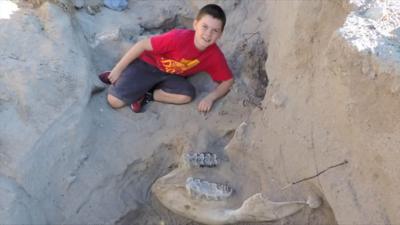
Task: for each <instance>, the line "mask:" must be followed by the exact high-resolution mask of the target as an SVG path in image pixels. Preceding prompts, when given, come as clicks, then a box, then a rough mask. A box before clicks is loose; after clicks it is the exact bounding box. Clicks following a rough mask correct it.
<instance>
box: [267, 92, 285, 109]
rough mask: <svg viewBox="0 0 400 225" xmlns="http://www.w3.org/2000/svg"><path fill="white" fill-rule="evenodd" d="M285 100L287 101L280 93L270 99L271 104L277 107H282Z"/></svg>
mask: <svg viewBox="0 0 400 225" xmlns="http://www.w3.org/2000/svg"><path fill="white" fill-rule="evenodd" d="M286 100H287V97H286V96H284V95H282V94H280V93H275V94H273V95H272V98H271V101H272V103H273V104H274V105H275V106H277V107H282V106H284V105H285V103H286Z"/></svg>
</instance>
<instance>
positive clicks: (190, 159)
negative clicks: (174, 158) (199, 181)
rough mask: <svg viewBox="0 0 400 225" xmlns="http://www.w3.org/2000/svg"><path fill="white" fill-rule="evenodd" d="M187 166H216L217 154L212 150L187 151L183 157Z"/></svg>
mask: <svg viewBox="0 0 400 225" xmlns="http://www.w3.org/2000/svg"><path fill="white" fill-rule="evenodd" d="M184 161H185V164H186V165H188V166H189V167H200V168H202V167H216V166H217V165H218V159H217V155H216V154H214V153H212V152H200V153H193V154H190V153H187V154H186V155H185V158H184Z"/></svg>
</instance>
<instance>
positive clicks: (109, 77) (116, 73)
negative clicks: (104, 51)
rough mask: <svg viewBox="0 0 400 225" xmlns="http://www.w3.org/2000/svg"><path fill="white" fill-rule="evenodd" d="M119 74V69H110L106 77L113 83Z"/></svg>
mask: <svg viewBox="0 0 400 225" xmlns="http://www.w3.org/2000/svg"><path fill="white" fill-rule="evenodd" d="M120 76H121V72H120V71H116V70H111V73H110V75H109V76H108V79H109V80H110V82H111V83H112V84H115V82H116V81H117V80H118V78H119V77H120Z"/></svg>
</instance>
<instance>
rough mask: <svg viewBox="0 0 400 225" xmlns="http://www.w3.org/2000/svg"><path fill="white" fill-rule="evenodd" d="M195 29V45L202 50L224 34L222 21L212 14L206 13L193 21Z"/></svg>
mask: <svg viewBox="0 0 400 225" xmlns="http://www.w3.org/2000/svg"><path fill="white" fill-rule="evenodd" d="M193 28H194V31H195V36H194V45H195V46H196V48H197V49H199V50H200V51H203V50H205V49H206V48H207V47H208V46H210V45H212V44H214V43H215V42H216V41H217V40H218V38H220V37H221V35H222V21H221V20H219V19H216V18H214V17H212V16H210V15H204V16H203V17H201V18H200V20H195V21H194V22H193Z"/></svg>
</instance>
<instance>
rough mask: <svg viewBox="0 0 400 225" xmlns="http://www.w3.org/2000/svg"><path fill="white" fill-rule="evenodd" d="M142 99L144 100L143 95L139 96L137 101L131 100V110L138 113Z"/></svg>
mask: <svg viewBox="0 0 400 225" xmlns="http://www.w3.org/2000/svg"><path fill="white" fill-rule="evenodd" d="M143 100H144V96H142V97H140V98H139V99H138V100H137V101H135V102H133V103H132V104H131V110H132V111H133V112H135V113H140V111H141V110H142V106H143V104H142V103H143Z"/></svg>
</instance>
